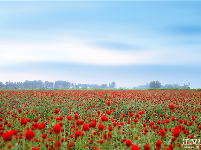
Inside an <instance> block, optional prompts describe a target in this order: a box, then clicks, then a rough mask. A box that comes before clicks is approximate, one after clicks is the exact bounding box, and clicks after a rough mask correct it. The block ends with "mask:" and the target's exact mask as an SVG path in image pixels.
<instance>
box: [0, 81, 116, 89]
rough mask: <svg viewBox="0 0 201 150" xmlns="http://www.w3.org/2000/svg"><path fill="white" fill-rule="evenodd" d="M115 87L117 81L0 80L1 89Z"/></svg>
mask: <svg viewBox="0 0 201 150" xmlns="http://www.w3.org/2000/svg"><path fill="white" fill-rule="evenodd" d="M107 88H109V89H115V88H116V83H115V82H112V83H109V86H108V85H107V84H102V85H98V84H81V83H78V84H76V83H71V82H68V81H55V82H49V81H45V82H43V81H41V80H34V81H28V80H26V81H25V82H6V83H5V84H4V83H3V82H0V89H107Z"/></svg>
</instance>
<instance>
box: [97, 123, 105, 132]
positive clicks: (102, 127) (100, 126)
mask: <svg viewBox="0 0 201 150" xmlns="http://www.w3.org/2000/svg"><path fill="white" fill-rule="evenodd" d="M98 129H99V130H101V131H103V130H104V124H102V123H100V124H99V125H98Z"/></svg>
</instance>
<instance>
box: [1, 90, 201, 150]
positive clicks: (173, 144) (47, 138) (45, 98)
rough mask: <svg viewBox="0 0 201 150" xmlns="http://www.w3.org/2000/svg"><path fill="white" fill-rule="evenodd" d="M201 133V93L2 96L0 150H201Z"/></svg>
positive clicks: (83, 92) (23, 92)
mask: <svg viewBox="0 0 201 150" xmlns="http://www.w3.org/2000/svg"><path fill="white" fill-rule="evenodd" d="M200 133H201V91H191V90H175V91H174V90H13V91H12V90H8V91H5V90H3V91H0V149H5V150H8V149H11V150H46V149H47V150H82V149H90V150H91V149H92V150H99V149H100V150H102V149H103V150H107V149H110V150H113V149H117V150H154V149H161V150H173V149H174V150H183V149H201V145H200V139H201V137H200ZM185 139H187V140H185ZM191 139H194V140H191Z"/></svg>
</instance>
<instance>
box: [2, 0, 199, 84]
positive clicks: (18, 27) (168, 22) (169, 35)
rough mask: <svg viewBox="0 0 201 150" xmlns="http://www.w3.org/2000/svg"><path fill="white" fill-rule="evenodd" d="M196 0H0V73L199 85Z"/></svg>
mask: <svg viewBox="0 0 201 150" xmlns="http://www.w3.org/2000/svg"><path fill="white" fill-rule="evenodd" d="M200 8H201V2H200V1H193V2H192V1H177V2H174V1H142V2H139V1H127V2H124V1H109V2H108V1H74V2H73V1H60V2H56V1H47V2H46V1H43V2H40V1H37V2H36V1H35V2H34V1H8V2H4V1H0V81H2V82H6V81H25V80H43V81H46V80H47V81H55V80H66V81H69V82H74V83H90V84H95V83H97V84H102V83H107V84H109V83H111V82H112V81H115V82H116V84H117V86H118V87H134V86H138V85H143V84H146V83H149V82H150V81H153V80H159V81H160V82H161V83H162V84H166V83H178V84H180V85H183V84H184V83H189V82H190V86H191V88H201V79H200V76H201V9H200Z"/></svg>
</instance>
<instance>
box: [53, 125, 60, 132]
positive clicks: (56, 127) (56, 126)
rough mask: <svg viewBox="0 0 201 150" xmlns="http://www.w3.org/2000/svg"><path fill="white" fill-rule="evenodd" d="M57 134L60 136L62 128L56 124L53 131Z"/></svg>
mask: <svg viewBox="0 0 201 150" xmlns="http://www.w3.org/2000/svg"><path fill="white" fill-rule="evenodd" d="M53 131H54V133H55V134H59V133H60V132H61V126H60V125H58V124H56V125H55V126H54V129H53Z"/></svg>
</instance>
